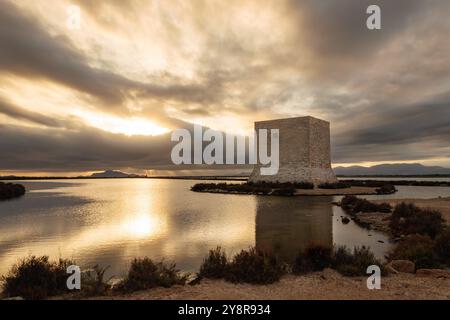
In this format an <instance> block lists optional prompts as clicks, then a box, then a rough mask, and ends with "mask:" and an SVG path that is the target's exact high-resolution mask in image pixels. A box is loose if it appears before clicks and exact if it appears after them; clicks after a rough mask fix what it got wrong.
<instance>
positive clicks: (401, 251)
mask: <svg viewBox="0 0 450 320" xmlns="http://www.w3.org/2000/svg"><path fill="white" fill-rule="evenodd" d="M433 248H434V242H433V240H432V239H431V238H430V237H429V236H427V235H419V234H415V235H409V236H407V237H406V238H405V239H403V240H402V241H400V242H399V243H398V244H397V246H396V247H395V248H394V249H393V250H392V251H391V252H390V254H389V260H410V261H412V262H414V263H415V264H416V269H421V268H436V267H439V263H438V259H437V257H436V255H435V253H434V251H433Z"/></svg>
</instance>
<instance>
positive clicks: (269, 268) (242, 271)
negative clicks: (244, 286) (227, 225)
mask: <svg viewBox="0 0 450 320" xmlns="http://www.w3.org/2000/svg"><path fill="white" fill-rule="evenodd" d="M228 270H229V272H227V274H226V278H225V279H226V280H227V281H231V282H235V283H238V282H247V283H253V284H268V283H273V282H276V281H278V280H280V277H281V276H282V275H283V274H284V273H285V268H284V266H283V265H282V264H281V262H280V261H279V260H278V259H277V257H276V256H274V255H272V254H270V253H268V252H264V251H261V250H257V249H256V248H250V249H249V250H242V251H241V252H240V253H238V254H237V255H235V256H234V257H233V260H232V261H231V262H230V263H229V267H228Z"/></svg>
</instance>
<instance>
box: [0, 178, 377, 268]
mask: <svg viewBox="0 0 450 320" xmlns="http://www.w3.org/2000/svg"><path fill="white" fill-rule="evenodd" d="M193 183H195V182H193V181H180V180H153V179H152V180H150V179H124V180H88V181H84V182H83V183H82V184H80V185H78V186H71V187H69V188H66V187H64V188H61V189H57V191H58V193H54V194H53V196H52V197H47V196H46V195H45V194H44V193H30V194H28V195H27V196H26V197H24V198H22V199H21V200H20V201H17V202H14V203H12V202H11V203H3V202H2V203H0V274H4V272H6V270H7V269H9V267H10V266H11V265H12V264H13V263H15V262H16V261H17V259H19V258H23V257H24V256H27V255H29V254H35V255H44V254H45V255H49V256H50V257H51V258H53V259H57V258H59V257H67V258H74V259H76V261H77V262H78V263H80V265H87V264H88V265H92V264H96V263H99V264H101V265H110V266H111V269H109V270H108V272H109V274H120V273H121V272H123V270H126V268H127V267H128V265H129V262H130V261H131V260H132V259H133V258H135V257H142V256H148V257H150V258H153V259H163V258H164V259H166V260H168V261H174V262H176V263H177V265H178V266H179V268H181V269H183V270H186V271H193V272H194V271H198V267H199V265H200V264H201V262H202V260H203V258H204V257H205V255H206V254H207V252H208V250H210V249H213V248H215V247H216V246H222V247H223V248H224V249H225V251H226V252H227V253H228V254H229V255H232V254H235V253H237V252H238V251H239V250H241V249H246V248H248V247H249V246H252V245H255V241H256V245H257V246H259V247H264V248H267V249H272V250H275V251H276V252H278V253H279V254H280V255H282V256H284V257H285V258H286V259H289V257H291V256H292V255H293V254H295V253H296V252H297V251H298V250H299V249H300V248H302V247H304V246H305V245H307V244H308V243H309V242H321V243H324V244H329V245H331V244H332V243H333V242H335V243H338V244H340V243H342V242H344V243H350V244H351V243H358V244H359V243H361V242H363V243H365V242H368V241H376V240H377V239H371V238H368V237H367V232H366V231H361V230H362V229H360V228H359V227H357V226H351V223H350V224H349V225H347V226H341V224H342V223H341V222H340V221H338V222H336V221H332V213H333V211H332V210H333V209H332V205H331V201H332V200H333V198H332V197H295V198H285V197H256V196H240V195H222V194H201V193H194V192H191V191H189V188H190V186H191V185H192V184H193ZM86 199H89V200H86ZM6 209H7V210H6ZM336 224H339V225H338V226H336ZM354 228H355V230H354ZM350 236H352V237H353V238H352V237H350ZM368 239H369V240H368ZM352 241H353V242H352Z"/></svg>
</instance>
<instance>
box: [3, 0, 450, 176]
mask: <svg viewBox="0 0 450 320" xmlns="http://www.w3.org/2000/svg"><path fill="white" fill-rule="evenodd" d="M77 2H78V3H80V4H81V5H82V7H83V8H84V10H86V12H88V13H89V15H90V17H92V19H96V20H97V22H99V23H100V24H101V25H102V26H109V25H110V26H111V28H112V29H114V28H118V29H117V34H119V35H120V32H119V29H120V27H122V26H121V24H120V23H121V22H123V21H122V20H120V19H112V20H108V19H106V18H105V15H102V14H101V13H102V10H104V9H105V8H107V9H108V10H113V11H114V10H115V11H116V13H117V16H119V17H122V16H123V19H124V21H125V20H126V21H138V19H137V17H138V16H139V14H140V11H139V9H140V4H141V3H145V1H138V0H136V1H109V2H104V1H92V2H91V1H87V0H78V1H77ZM165 3H166V2H161V6H164V5H165ZM186 3H189V2H185V3H184V4H186ZM192 3H193V4H194V5H192V8H191V7H188V8H190V9H192V10H188V11H186V12H189V14H190V15H192V21H191V20H189V19H187V21H188V23H192V24H193V25H192V26H191V25H189V26H188V27H190V28H184V27H185V25H183V24H182V23H186V21H185V20H184V19H177V17H176V16H174V17H172V16H170V15H166V14H161V15H160V16H158V19H159V18H160V19H162V22H161V25H162V26H163V28H162V29H163V31H164V32H165V34H164V35H165V36H167V37H165V38H164V40H165V41H167V43H168V44H167V43H165V44H166V45H167V46H168V47H170V48H171V49H172V51H174V52H177V53H180V55H183V56H189V54H191V52H190V51H189V50H187V49H185V48H184V47H183V43H184V42H188V43H189V44H191V43H190V42H189V41H183V40H184V39H185V38H184V37H185V36H186V34H185V32H186V29H189V30H191V31H192V30H193V31H192V33H193V34H195V35H196V36H199V37H200V38H201V41H200V42H201V43H202V45H199V47H198V48H195V49H197V50H198V52H197V54H198V55H195V56H194V57H193V58H192V60H193V61H194V62H193V69H194V70H193V74H194V76H193V79H189V80H186V79H182V78H178V77H176V76H174V75H171V74H169V73H165V72H162V73H161V74H156V75H149V77H148V79H149V81H148V83H142V82H140V81H135V80H132V79H127V78H125V77H123V76H121V75H120V74H119V72H113V71H111V70H103V69H99V68H94V67H91V65H92V64H91V63H90V62H91V61H90V60H89V58H88V57H86V56H84V54H83V53H82V52H80V51H79V50H78V49H77V48H76V47H74V46H73V44H71V43H70V41H69V40H67V39H66V38H64V37H61V36H59V37H55V36H51V35H50V34H49V32H47V31H46V30H45V28H44V27H43V26H42V25H41V24H40V23H39V22H38V21H37V20H36V19H35V18H34V17H33V16H27V15H25V14H24V13H21V12H19V10H18V9H17V8H16V7H14V6H13V5H11V4H9V3H8V2H6V1H1V0H0V43H1V47H0V68H1V71H0V72H5V73H6V72H9V73H14V74H18V75H20V76H24V77H39V78H41V77H42V78H45V79H51V80H52V81H54V82H57V83H60V84H63V85H65V86H67V87H70V88H73V89H75V90H77V91H79V92H81V93H86V94H88V95H90V96H93V97H97V98H98V99H99V100H100V103H98V104H97V103H95V104H94V105H93V106H92V107H93V108H102V110H108V111H110V112H112V113H116V114H119V113H124V112H129V110H127V109H126V107H124V105H125V104H126V102H128V101H134V100H139V99H143V100H144V102H143V103H142V104H143V110H142V111H139V112H137V111H136V113H135V115H136V114H137V115H138V116H140V115H143V116H148V117H155V118H156V119H157V120H158V121H159V123H163V124H168V125H169V126H170V125H172V127H185V126H186V123H185V122H183V121H181V120H179V119H174V118H169V117H167V115H166V114H165V111H164V110H163V107H162V106H164V105H165V104H170V105H171V106H172V105H173V106H174V108H175V109H176V110H177V111H178V112H180V113H181V114H184V115H189V116H199V117H200V118H201V117H202V116H214V115H216V114H220V112H223V111H229V112H231V113H232V114H233V113H234V114H235V115H236V117H240V116H247V117H248V119H252V116H254V115H255V114H259V113H262V114H264V116H265V117H267V118H271V117H273V118H275V117H287V116H302V115H307V114H309V115H312V116H317V117H320V118H325V119H326V120H330V121H331V125H332V140H333V161H334V162H358V161H393V160H421V159H430V158H434V157H450V147H449V146H448V141H450V95H449V94H447V93H448V92H449V88H450V72H449V70H450V44H449V41H448V31H449V30H450V23H449V20H448V14H449V12H450V1H448V0H430V1H421V0H396V1H392V0H370V1H369V0H320V1H317V0H298V1H294V0H287V1H284V2H280V1H277V2H275V1H273V2H270V1H267V2H262V1H257V2H255V3H257V4H258V5H261V8H264V7H265V6H266V5H272V6H273V7H270V6H269V8H270V9H272V8H273V9H274V10H275V11H276V12H277V14H279V17H278V18H279V21H278V22H279V23H274V24H273V25H271V26H270V28H271V30H272V31H273V32H274V33H275V32H276V31H279V30H280V29H281V31H283V32H280V33H279V34H280V36H279V37H276V39H274V38H273V37H272V38H271V37H270V36H271V34H268V33H264V32H265V31H266V30H265V29H261V30H260V29H258V28H257V23H256V22H257V21H255V25H254V26H253V25H251V24H250V26H247V29H242V30H241V29H238V28H236V27H235V26H234V22H235V21H234V20H232V18H233V16H231V15H230V12H231V13H233V12H234V13H235V12H238V11H239V8H240V7H238V10H237V11H227V10H221V9H224V8H225V9H226V7H227V6H226V5H223V7H220V6H217V3H215V5H214V2H212V1H206V2H192ZM218 3H219V2H218ZM177 4H179V3H177V2H171V3H169V4H167V10H168V11H170V9H172V7H173V6H176V5H177ZM370 4H378V5H380V7H381V9H382V30H379V31H370V30H368V29H367V28H366V21H365V20H366V18H367V14H366V13H365V12H366V8H367V6H368V5H370ZM233 5H237V6H239V5H242V4H241V3H240V2H239V1H236V2H229V6H233ZM183 8H184V7H183ZM108 12H110V11H108ZM182 12H185V11H182ZM162 13H164V12H162ZM151 18H152V17H150V16H149V17H148V19H151ZM133 27H136V26H135V25H131V27H130V28H133ZM128 31H129V30H128ZM246 32H248V34H247V33H246ZM188 40H189V39H188ZM155 45H158V43H155ZM130 59H131V58H130ZM443 93H445V94H443ZM307 99H310V102H308V103H305V101H306V100H307ZM112 107H115V108H116V109H115V110H111V109H112ZM0 113H3V114H5V115H7V116H9V117H14V118H16V119H19V120H25V121H28V122H33V123H37V124H40V125H45V126H48V127H53V128H54V129H45V130H44V129H36V128H35V129H29V128H20V127H7V126H2V127H0V148H1V150H2V153H1V155H0V169H4V170H5V169H11V170H13V169H16V170H17V169H23V170H26V169H35V170H51V169H55V168H59V169H61V170H75V169H77V170H79V169H86V170H95V169H103V168H105V167H108V166H111V167H140V168H148V167H150V166H152V165H154V164H158V165H163V164H167V163H170V159H169V157H170V137H169V136H168V135H164V136H161V137H125V136H122V135H114V134H110V133H105V132H103V131H100V130H94V129H92V128H87V127H82V126H80V125H79V124H78V125H73V126H72V127H70V126H69V124H68V123H66V122H62V120H53V119H49V118H46V117H45V116H43V115H42V114H40V113H37V112H36V113H35V112H30V111H28V110H26V109H23V108H21V106H13V105H10V104H7V103H6V102H3V104H2V102H1V100H0ZM255 120H261V119H256V118H255ZM249 121H253V120H249ZM61 126H62V127H68V128H69V129H70V130H63V129H62V128H59V127H61ZM68 164H70V165H71V166H72V168H68V167H67V165H68ZM449 165H450V163H449Z"/></svg>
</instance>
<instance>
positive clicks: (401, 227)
mask: <svg viewBox="0 0 450 320" xmlns="http://www.w3.org/2000/svg"><path fill="white" fill-rule="evenodd" d="M389 227H390V228H391V231H392V233H393V234H394V235H397V236H399V235H409V234H422V235H428V236H430V237H431V238H434V237H436V236H437V235H438V234H439V233H441V232H442V231H443V230H444V219H442V214H441V213H440V212H438V211H434V210H428V209H420V208H419V207H417V206H415V205H414V204H411V203H400V204H398V205H397V206H396V207H395V209H394V212H393V213H392V215H391V220H390V223H389Z"/></svg>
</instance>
